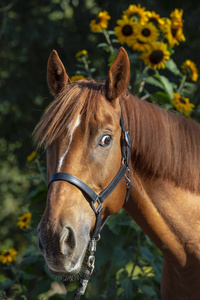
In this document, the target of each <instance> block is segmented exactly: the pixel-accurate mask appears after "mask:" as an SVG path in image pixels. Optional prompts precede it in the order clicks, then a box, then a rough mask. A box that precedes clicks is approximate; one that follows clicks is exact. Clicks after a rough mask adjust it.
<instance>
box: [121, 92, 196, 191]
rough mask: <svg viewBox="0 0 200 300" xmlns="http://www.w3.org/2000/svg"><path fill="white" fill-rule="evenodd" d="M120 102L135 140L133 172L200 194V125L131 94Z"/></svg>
mask: <svg viewBox="0 0 200 300" xmlns="http://www.w3.org/2000/svg"><path fill="white" fill-rule="evenodd" d="M120 103H121V108H122V112H123V115H124V118H125V122H126V126H127V127H128V129H129V132H130V135H131V136H132V140H133V142H132V157H131V159H132V164H133V169H134V170H135V171H136V172H137V173H138V174H139V175H140V176H142V177H143V178H145V179H148V178H162V179H164V180H169V181H172V182H174V184H175V185H176V186H179V187H182V188H183V189H187V190H190V191H191V192H194V193H200V167H199V166H200V125H199V124H198V123H197V122H195V121H193V120H190V119H187V118H186V117H183V116H181V115H178V114H175V113H174V112H171V111H167V110H165V109H163V108H160V107H158V106H157V105H155V104H152V103H148V102H146V101H142V100H140V99H137V98H135V97H134V96H132V95H131V94H129V93H124V94H123V95H122V97H121V100H120Z"/></svg>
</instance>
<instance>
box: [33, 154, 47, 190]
mask: <svg viewBox="0 0 200 300" xmlns="http://www.w3.org/2000/svg"><path fill="white" fill-rule="evenodd" d="M35 162H36V165H37V167H38V169H39V171H40V174H41V175H42V179H43V181H44V183H45V184H47V182H46V177H45V175H44V172H43V171H42V169H41V166H40V162H39V160H38V159H37V158H36V159H35Z"/></svg>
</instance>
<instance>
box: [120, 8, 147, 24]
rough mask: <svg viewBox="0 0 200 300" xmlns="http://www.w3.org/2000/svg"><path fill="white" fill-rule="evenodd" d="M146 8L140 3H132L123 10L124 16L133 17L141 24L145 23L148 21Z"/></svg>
mask: <svg viewBox="0 0 200 300" xmlns="http://www.w3.org/2000/svg"><path fill="white" fill-rule="evenodd" d="M145 9H146V8H145V7H141V5H140V4H138V5H135V4H131V5H129V7H128V9H127V10H125V11H123V16H126V17H127V18H131V17H133V18H134V21H137V22H139V23H140V24H145V23H146V22H147V21H148V18H147V16H146V14H145Z"/></svg>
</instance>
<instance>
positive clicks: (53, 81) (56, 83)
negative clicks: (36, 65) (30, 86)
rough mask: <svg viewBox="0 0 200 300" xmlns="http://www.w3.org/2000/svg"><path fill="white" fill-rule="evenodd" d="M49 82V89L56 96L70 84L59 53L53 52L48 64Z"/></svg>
mask: <svg viewBox="0 0 200 300" xmlns="http://www.w3.org/2000/svg"><path fill="white" fill-rule="evenodd" d="M47 81H48V85H49V88H50V90H51V92H52V94H53V95H54V96H56V95H57V94H58V93H59V92H60V91H61V90H62V88H64V87H65V86H67V85H68V84H69V83H70V79H69V77H68V75H67V73H66V70H65V67H64V65H63V63H62V62H61V60H60V58H59V56H58V53H57V51H55V50H53V51H52V53H51V55H50V57H49V60H48V64H47Z"/></svg>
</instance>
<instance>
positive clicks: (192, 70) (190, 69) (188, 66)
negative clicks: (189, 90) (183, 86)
mask: <svg viewBox="0 0 200 300" xmlns="http://www.w3.org/2000/svg"><path fill="white" fill-rule="evenodd" d="M181 68H182V70H183V72H184V73H186V74H187V75H188V77H189V78H190V79H191V80H192V81H197V79H198V69H197V66H196V64H195V63H194V62H193V61H191V60H190V59H187V60H186V61H185V62H184V63H183V64H182V66H181Z"/></svg>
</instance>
